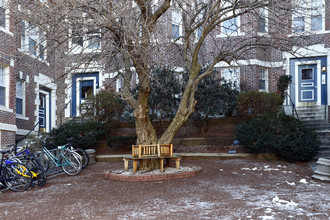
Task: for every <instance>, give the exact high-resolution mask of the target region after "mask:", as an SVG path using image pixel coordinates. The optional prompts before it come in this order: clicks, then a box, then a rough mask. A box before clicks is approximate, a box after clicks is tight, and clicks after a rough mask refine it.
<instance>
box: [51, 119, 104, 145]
mask: <svg viewBox="0 0 330 220" xmlns="http://www.w3.org/2000/svg"><path fill="white" fill-rule="evenodd" d="M102 134H104V125H103V124H102V123H99V122H85V123H65V124H63V125H61V126H59V127H58V128H57V129H53V131H52V133H51V137H52V139H53V143H55V145H57V146H59V145H64V144H66V143H68V142H70V143H71V144H72V146H74V147H80V148H84V149H87V148H93V145H94V144H95V142H96V139H97V137H98V136H100V135H102ZM69 140H70V141H69Z"/></svg>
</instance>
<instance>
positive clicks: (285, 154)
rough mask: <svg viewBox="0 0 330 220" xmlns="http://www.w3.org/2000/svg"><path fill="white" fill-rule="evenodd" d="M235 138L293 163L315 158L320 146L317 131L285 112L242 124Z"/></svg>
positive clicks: (262, 151)
mask: <svg viewBox="0 0 330 220" xmlns="http://www.w3.org/2000/svg"><path fill="white" fill-rule="evenodd" d="M235 138H236V139H238V140H239V141H240V142H241V143H242V144H243V145H245V146H246V147H247V149H248V151H249V152H251V153H256V154H257V153H271V154H275V155H276V156H278V157H280V158H282V159H284V160H286V161H289V162H296V161H309V160H311V159H312V158H313V157H315V156H316V155H317V153H318V151H319V146H320V141H319V138H318V135H317V133H316V132H315V131H314V130H312V129H310V128H307V127H305V125H304V124H303V122H301V121H299V120H298V119H296V118H294V117H292V116H288V115H285V114H283V113H281V114H270V115H267V116H263V117H259V118H255V119H253V120H251V121H249V122H245V123H242V124H240V125H238V127H237V131H236V135H235Z"/></svg>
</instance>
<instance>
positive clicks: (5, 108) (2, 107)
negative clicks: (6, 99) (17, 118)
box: [0, 105, 13, 113]
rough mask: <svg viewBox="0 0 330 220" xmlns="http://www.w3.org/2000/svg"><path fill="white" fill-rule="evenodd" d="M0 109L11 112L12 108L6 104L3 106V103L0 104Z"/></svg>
mask: <svg viewBox="0 0 330 220" xmlns="http://www.w3.org/2000/svg"><path fill="white" fill-rule="evenodd" d="M0 111H4V112H10V113H13V110H12V109H10V108H7V107H6V106H3V105H0Z"/></svg>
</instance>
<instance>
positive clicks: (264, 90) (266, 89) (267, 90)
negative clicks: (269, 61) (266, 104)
mask: <svg viewBox="0 0 330 220" xmlns="http://www.w3.org/2000/svg"><path fill="white" fill-rule="evenodd" d="M262 69H263V70H264V71H265V79H264V80H265V89H259V92H269V85H268V82H269V77H268V76H269V74H268V73H269V70H268V68H265V67H261V68H260V69H259V80H260V79H261V78H260V71H261V70H262ZM258 87H259V81H258Z"/></svg>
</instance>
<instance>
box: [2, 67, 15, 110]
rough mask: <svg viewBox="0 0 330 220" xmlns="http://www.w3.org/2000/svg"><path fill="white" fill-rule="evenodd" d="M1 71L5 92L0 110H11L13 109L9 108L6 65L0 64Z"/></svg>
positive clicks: (7, 70) (7, 69)
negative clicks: (3, 102)
mask: <svg viewBox="0 0 330 220" xmlns="http://www.w3.org/2000/svg"><path fill="white" fill-rule="evenodd" d="M1 67H2V68H3V73H4V87H5V92H6V94H5V95H6V97H5V105H0V111H6V112H13V109H10V108H9V96H10V95H9V87H10V85H9V81H10V80H9V67H8V66H2V65H1Z"/></svg>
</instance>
